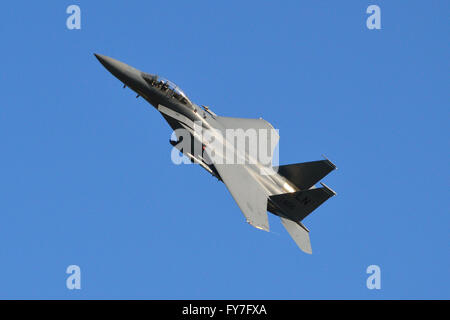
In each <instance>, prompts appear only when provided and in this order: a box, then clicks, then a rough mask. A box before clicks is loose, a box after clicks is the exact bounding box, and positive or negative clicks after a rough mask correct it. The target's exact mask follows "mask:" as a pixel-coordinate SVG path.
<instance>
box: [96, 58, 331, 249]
mask: <svg viewBox="0 0 450 320" xmlns="http://www.w3.org/2000/svg"><path fill="white" fill-rule="evenodd" d="M95 56H96V58H97V59H98V60H99V61H100V63H101V64H102V65H103V66H104V67H105V68H106V69H107V70H108V71H109V72H111V73H112V74H113V75H114V76H115V77H116V78H117V79H119V80H120V81H121V82H122V83H123V86H124V88H125V87H129V88H131V89H132V90H133V91H135V92H136V93H137V97H139V96H141V97H143V98H144V99H145V100H146V101H148V102H149V103H150V104H151V105H153V106H154V107H155V108H156V109H157V110H158V111H159V112H160V113H161V114H162V116H163V117H164V119H165V120H166V121H167V122H168V124H169V125H170V127H171V128H172V129H173V130H174V132H175V133H176V136H177V140H176V141H172V140H169V142H170V143H171V144H172V145H173V146H174V147H175V148H177V149H178V151H180V152H181V153H182V154H184V155H185V156H186V158H187V159H189V160H190V161H191V162H192V163H196V164H199V165H200V166H202V167H203V168H204V169H205V170H206V171H208V172H209V173H210V174H212V175H213V176H215V177H216V178H218V179H219V180H220V181H222V182H223V183H224V184H225V185H226V187H227V188H228V190H229V191H230V193H231V195H232V196H233V198H234V200H235V201H236V202H237V204H238V206H239V208H240V209H241V211H242V213H243V214H244V216H245V218H246V220H247V222H248V223H249V224H251V225H252V226H254V227H256V228H258V229H262V230H266V231H269V222H268V216H267V211H269V212H271V213H272V214H274V215H276V216H278V217H280V219H281V222H282V224H283V225H284V227H285V228H286V230H287V231H288V233H289V234H290V235H291V237H292V238H293V239H294V241H295V242H296V244H297V245H298V246H299V247H300V249H301V250H303V251H304V252H306V253H312V250H311V243H310V238H309V230H308V229H307V228H306V227H305V225H304V224H303V223H302V221H303V219H305V218H306V217H307V216H308V215H309V214H310V213H311V212H312V211H313V210H315V209H316V208H317V207H318V206H320V205H321V204H322V203H323V202H325V201H326V200H327V199H328V198H330V197H332V196H334V195H336V193H335V192H334V191H333V190H331V189H330V188H329V187H327V186H326V185H325V184H323V183H321V187H316V184H317V183H318V182H319V181H320V180H321V179H322V178H324V177H325V176H326V175H327V174H329V173H330V172H331V171H333V170H334V169H336V166H335V165H334V164H333V163H332V162H330V161H329V160H328V159H326V158H325V159H324V160H319V161H312V162H304V163H295V164H288V165H281V166H275V167H272V157H273V155H274V146H276V144H277V143H278V139H279V136H278V133H277V131H275V130H274V128H273V127H272V125H271V124H270V123H268V122H267V121H265V120H263V119H261V118H260V119H244V118H232V117H223V116H218V115H216V114H215V113H214V112H213V111H211V109H210V108H209V107H206V106H198V105H197V104H195V103H193V102H192V101H190V100H189V98H188V97H187V96H186V94H184V92H183V91H181V89H180V88H179V87H178V86H176V85H175V84H174V83H172V82H171V81H169V80H166V79H164V78H162V77H160V76H157V75H154V74H148V73H145V72H142V71H139V70H137V69H135V68H133V67H131V66H129V65H127V64H125V63H123V62H120V61H118V60H115V59H113V58H110V57H107V56H104V55H100V54H95ZM230 132H231V134H229V133H230ZM237 132H238V133H239V134H237ZM249 132H250V133H254V134H253V135H251V134H248V133H249ZM269 133H270V134H269ZM242 134H243V135H244V144H239V143H236V140H239V139H240V137H241V136H242ZM255 136H256V142H254V141H253V142H252V141H251V140H252V139H250V138H251V137H255ZM229 137H231V138H229ZM247 138H249V139H247ZM245 139H247V140H245ZM253 140H255V139H253ZM187 142H189V144H187ZM241 142H242V140H241ZM254 145H256V146H260V147H261V149H264V150H265V156H266V157H263V156H260V153H261V152H259V153H258V152H256V153H255V152H253V151H252V150H254V148H253V147H252V146H254ZM264 146H265V148H263V147H264ZM230 155H231V156H230ZM267 159H269V161H267Z"/></svg>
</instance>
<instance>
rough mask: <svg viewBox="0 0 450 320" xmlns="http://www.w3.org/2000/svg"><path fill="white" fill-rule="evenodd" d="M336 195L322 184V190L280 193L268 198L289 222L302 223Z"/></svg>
mask: <svg viewBox="0 0 450 320" xmlns="http://www.w3.org/2000/svg"><path fill="white" fill-rule="evenodd" d="M334 195H336V193H335V192H334V191H333V190H331V189H330V188H328V187H327V186H326V185H325V184H323V183H322V188H316V189H310V190H304V191H297V192H291V193H282V194H277V195H273V196H270V200H271V201H272V202H273V203H274V204H275V205H276V206H277V207H278V208H279V209H280V210H281V212H282V213H283V214H284V215H285V216H286V217H288V218H289V219H291V220H294V221H302V220H303V219H304V218H305V217H306V216H307V215H309V214H310V213H311V212H313V211H314V210H315V209H316V208H317V207H318V206H320V205H321V204H322V203H324V202H325V201H326V200H327V199H328V198H330V197H332V196H334Z"/></svg>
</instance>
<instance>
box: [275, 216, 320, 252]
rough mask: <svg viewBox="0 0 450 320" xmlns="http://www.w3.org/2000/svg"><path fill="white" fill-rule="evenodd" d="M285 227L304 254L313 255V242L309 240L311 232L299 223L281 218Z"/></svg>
mask: <svg viewBox="0 0 450 320" xmlns="http://www.w3.org/2000/svg"><path fill="white" fill-rule="evenodd" d="M280 219H281V222H282V223H283V226H284V227H285V228H286V230H287V232H289V235H290V236H291V237H292V239H294V241H295V243H296V244H297V246H298V247H299V248H300V249H302V251H303V252H306V253H309V254H311V253H312V249H311V241H310V240H309V232H308V231H307V230H306V229H305V228H303V227H302V226H301V225H300V224H298V223H297V222H294V221H292V220H289V219H286V218H283V217H280Z"/></svg>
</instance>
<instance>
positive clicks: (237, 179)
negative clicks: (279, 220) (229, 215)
mask: <svg viewBox="0 0 450 320" xmlns="http://www.w3.org/2000/svg"><path fill="white" fill-rule="evenodd" d="M214 166H215V167H216V169H217V171H218V172H219V175H220V177H221V178H222V181H223V182H224V183H225V185H226V186H227V188H228V190H229V191H230V193H231V195H232V196H233V198H234V200H235V201H236V203H237V204H238V206H239V208H240V209H241V211H242V213H243V214H244V216H245V218H246V219H247V222H248V223H250V224H251V225H252V226H254V227H255V228H258V229H262V230H266V231H269V220H268V217H267V196H266V193H265V191H264V189H263V188H262V187H261V185H260V184H259V183H258V182H257V181H256V180H255V179H254V178H253V176H252V175H251V174H250V172H249V171H248V170H247V168H246V167H245V166H244V165H238V164H215V165H214Z"/></svg>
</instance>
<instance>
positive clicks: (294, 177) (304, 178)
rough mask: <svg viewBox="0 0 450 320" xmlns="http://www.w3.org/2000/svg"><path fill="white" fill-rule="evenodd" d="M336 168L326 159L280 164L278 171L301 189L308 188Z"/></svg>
mask: <svg viewBox="0 0 450 320" xmlns="http://www.w3.org/2000/svg"><path fill="white" fill-rule="evenodd" d="M334 169H336V166H335V165H334V164H333V163H332V162H331V161H330V160H328V159H325V160H319V161H312V162H303V163H294V164H287V165H284V166H279V167H278V173H279V174H280V175H282V176H283V177H285V178H286V179H288V180H289V181H291V182H292V183H293V184H295V185H296V186H297V187H298V188H299V189H300V190H307V189H309V188H311V187H312V186H313V185H315V184H316V183H317V182H318V181H319V180H321V179H322V178H323V177H325V176H326V175H327V174H329V173H330V172H331V171H333V170H334ZM275 171H276V170H275Z"/></svg>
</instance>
